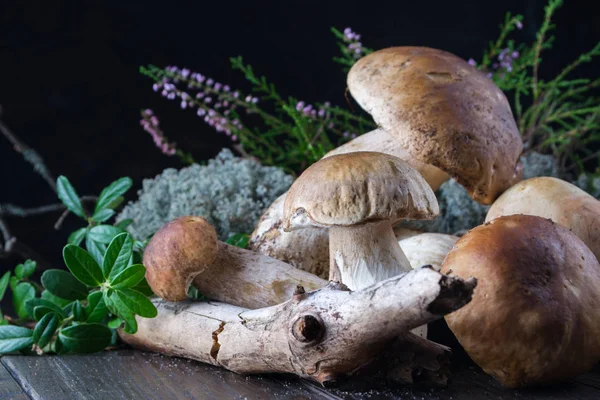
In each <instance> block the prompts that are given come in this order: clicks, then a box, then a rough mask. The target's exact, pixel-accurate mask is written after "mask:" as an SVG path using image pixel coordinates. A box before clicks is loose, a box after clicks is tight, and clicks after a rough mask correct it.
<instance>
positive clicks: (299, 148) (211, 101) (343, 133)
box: [140, 57, 375, 173]
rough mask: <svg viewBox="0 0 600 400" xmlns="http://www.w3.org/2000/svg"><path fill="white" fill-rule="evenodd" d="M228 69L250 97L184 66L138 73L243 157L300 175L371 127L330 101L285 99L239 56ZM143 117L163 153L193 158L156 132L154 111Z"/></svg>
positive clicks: (366, 120) (146, 68) (147, 68)
mask: <svg viewBox="0 0 600 400" xmlns="http://www.w3.org/2000/svg"><path fill="white" fill-rule="evenodd" d="M231 65H232V68H233V69H234V70H238V71H240V72H241V73H242V74H244V76H245V77H246V79H247V80H248V81H249V82H250V83H251V84H252V86H253V87H252V92H253V95H244V94H242V93H241V92H239V91H234V90H232V89H231V88H229V86H227V85H223V84H221V83H219V82H214V81H213V80H212V79H210V78H207V77H205V76H203V75H201V74H199V73H197V72H191V71H189V70H188V69H185V68H183V69H179V68H177V67H167V68H159V67H156V66H153V65H149V66H146V67H141V68H140V71H141V73H142V74H143V75H145V76H147V77H149V78H151V79H152V80H153V81H154V82H155V83H154V89H155V90H156V91H161V93H162V95H163V96H164V97H166V98H167V99H170V100H176V99H177V100H179V102H180V106H181V107H182V108H184V109H186V110H194V111H195V112H196V113H197V114H198V115H199V116H201V117H202V118H203V119H204V121H205V122H206V123H208V124H209V125H210V126H213V127H214V128H215V129H216V130H217V131H218V132H222V133H224V134H226V135H228V136H229V137H230V138H231V139H232V142H233V147H234V148H235V149H236V150H238V151H239V152H240V153H241V154H242V155H244V156H252V157H256V158H258V159H259V160H260V161H261V162H262V163H263V164H265V165H277V166H279V167H282V168H284V169H285V170H286V171H288V172H290V173H298V172H300V171H302V170H303V169H304V168H306V167H307V166H308V165H310V164H312V163H313V162H315V161H317V160H319V159H320V158H321V157H323V156H324V155H325V153H327V152H328V151H330V150H332V149H333V148H335V147H336V146H338V145H340V144H341V143H343V142H345V141H347V140H349V139H351V138H353V137H356V135H357V134H358V133H359V132H360V133H362V132H365V131H367V130H370V129H373V128H374V126H375V125H374V124H373V122H372V121H370V119H368V118H364V117H362V116H357V115H354V114H353V113H351V112H350V111H348V110H345V109H343V108H341V107H337V106H332V105H331V103H329V102H323V103H315V104H308V103H305V102H304V101H300V100H299V99H297V98H295V97H291V96H289V97H283V96H282V95H280V94H279V92H278V91H277V89H276V88H275V85H274V84H273V83H271V82H269V81H268V80H267V78H265V77H264V76H258V75H256V73H255V72H254V69H253V68H252V66H251V65H248V64H246V63H244V61H243V59H242V57H234V58H231ZM180 86H182V87H183V86H185V87H186V90H182V89H180V88H179V87H180ZM142 117H143V121H145V122H142V125H143V126H144V129H146V130H147V131H148V132H149V133H150V134H151V135H152V136H153V137H154V139H155V142H156V144H157V146H158V147H159V148H161V150H162V151H163V153H165V154H170V155H175V154H179V155H180V157H181V158H182V161H184V162H186V161H190V160H192V158H191V156H189V155H188V154H187V153H184V152H182V151H180V150H178V149H176V148H175V146H174V145H173V144H169V143H167V142H166V139H165V138H164V135H163V133H162V131H160V132H159V131H158V130H157V129H156V127H157V126H158V120H157V119H156V116H155V115H154V113H153V112H152V111H150V110H146V111H145V112H143V115H142ZM152 117H155V120H154V122H152ZM153 124H154V125H153ZM182 155H185V157H183V156H182Z"/></svg>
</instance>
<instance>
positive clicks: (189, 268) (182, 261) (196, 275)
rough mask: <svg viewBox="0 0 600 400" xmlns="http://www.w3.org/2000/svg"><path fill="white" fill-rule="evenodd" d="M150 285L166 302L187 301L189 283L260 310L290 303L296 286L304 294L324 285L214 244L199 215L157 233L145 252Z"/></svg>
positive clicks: (216, 297) (314, 278) (264, 258)
mask: <svg viewBox="0 0 600 400" xmlns="http://www.w3.org/2000/svg"><path fill="white" fill-rule="evenodd" d="M144 265H145V266H146V279H147V280H148V284H149V285H150V287H151V288H152V290H153V291H154V293H155V294H156V295H158V296H159V297H161V298H163V299H165V300H168V301H182V300H185V299H186V297H187V295H186V293H187V291H188V289H189V285H190V283H192V281H193V284H194V286H195V287H196V288H197V289H198V290H199V291H200V293H202V294H203V295H204V296H206V297H207V298H210V299H214V300H218V301H224V302H227V303H230V304H235V305H237V306H241V307H247V308H260V307H266V306H270V305H273V304H278V303H281V302H283V301H285V300H286V299H288V298H289V297H290V296H291V295H292V293H293V292H294V290H295V288H296V286H297V285H302V286H304V287H305V288H306V289H307V290H314V289H318V288H320V287H323V286H325V285H326V284H327V281H325V280H323V279H320V278H319V277H317V276H315V275H313V274H311V273H308V272H306V271H302V270H299V269H296V268H293V267H292V266H290V265H288V264H286V263H284V262H281V261H279V260H276V259H274V258H271V257H267V256H264V255H261V254H258V253H254V252H252V251H248V250H244V249H240V248H238V247H235V246H231V245H228V244H226V243H223V242H219V241H218V240H217V235H216V232H215V230H214V228H213V227H212V226H211V225H210V224H209V223H208V222H207V221H206V220H205V219H203V218H201V217H181V218H178V219H176V220H173V221H171V222H169V223H167V224H166V225H164V226H163V227H162V228H161V229H159V230H158V232H156V233H155V234H154V236H153V237H152V239H151V240H150V242H149V243H148V245H147V246H146V249H145V250H144Z"/></svg>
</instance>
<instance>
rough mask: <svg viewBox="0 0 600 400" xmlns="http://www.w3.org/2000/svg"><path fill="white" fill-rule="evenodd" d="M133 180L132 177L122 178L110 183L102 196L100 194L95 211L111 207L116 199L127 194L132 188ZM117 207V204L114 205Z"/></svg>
mask: <svg viewBox="0 0 600 400" xmlns="http://www.w3.org/2000/svg"><path fill="white" fill-rule="evenodd" d="M132 184H133V182H132V181H131V178H127V177H124V178H120V179H117V180H116V181H114V182H113V183H111V184H110V185H108V186H107V187H105V188H104V190H102V193H100V196H98V201H97V202H96V208H95V210H94V213H96V212H98V211H100V210H105V209H108V208H111V206H112V204H111V203H114V201H115V200H116V199H118V198H119V197H120V196H122V195H123V194H125V192H127V191H128V190H129V188H131V185H132ZM113 207H116V206H113Z"/></svg>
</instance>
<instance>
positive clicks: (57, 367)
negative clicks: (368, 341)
mask: <svg viewBox="0 0 600 400" xmlns="http://www.w3.org/2000/svg"><path fill="white" fill-rule="evenodd" d="M6 399H18V400H21V399H23V400H25V399H43V400H53V399H57V400H70V399H110V400H121V399H140V400H146V399H168V400H176V399H215V400H221V399H250V400H251V399H289V400H301V399H325V400H327V399H353V400H354V399H356V400H358V399H384V400H386V399H415V400H416V399H421V400H433V399H440V400H441V399H447V400H450V399H452V400H467V399H468V400H472V399H504V400H508V399H533V400H537V399H579V400H586V399H600V367H596V368H595V369H594V370H593V371H592V372H590V373H588V374H586V375H583V376H581V377H579V378H577V379H576V380H575V381H574V382H572V383H569V384H563V385H557V386H553V387H549V388H545V389H538V390H521V391H517V390H509V389H503V388H502V387H501V386H500V385H499V384H498V383H496V382H495V381H494V380H493V379H492V378H490V377H488V376H487V375H485V374H483V373H482V372H481V371H480V370H479V369H478V368H476V367H474V366H466V365H462V366H457V367H455V370H454V373H453V381H452V382H451V384H450V386H449V387H448V388H447V389H438V390H433V389H429V390H425V389H423V390H416V389H412V390H411V389H407V388H404V389H394V390H369V391H356V390H353V391H351V390H344V389H325V388H323V387H321V386H320V385H318V384H315V383H312V382H309V381H305V380H301V379H298V378H296V377H293V376H281V375H276V376H273V375H270V376H259V377H256V376H252V377H244V376H241V375H237V374H234V373H231V372H228V371H225V370H223V369H220V368H216V367H213V366H210V365H206V364H201V363H198V362H195V361H191V360H185V359H179V358H171V357H166V356H162V355H158V354H153V353H145V352H141V351H136V350H120V351H114V352H105V353H101V354H94V355H86V356H80V355H73V356H60V357H59V356H40V357H36V356H5V357H3V358H1V359H0V400H6Z"/></svg>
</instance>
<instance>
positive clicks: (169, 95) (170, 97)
mask: <svg viewBox="0 0 600 400" xmlns="http://www.w3.org/2000/svg"><path fill="white" fill-rule="evenodd" d="M175 97H176V96H175V93H173V92H171V93H169V94H168V95H167V99H169V100H173V99H174V98H175Z"/></svg>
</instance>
